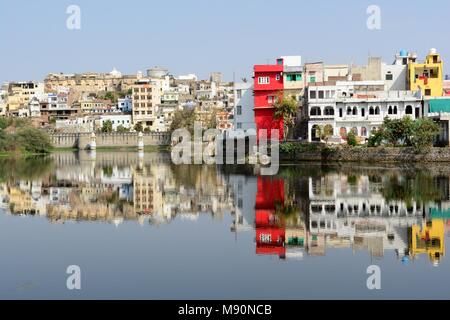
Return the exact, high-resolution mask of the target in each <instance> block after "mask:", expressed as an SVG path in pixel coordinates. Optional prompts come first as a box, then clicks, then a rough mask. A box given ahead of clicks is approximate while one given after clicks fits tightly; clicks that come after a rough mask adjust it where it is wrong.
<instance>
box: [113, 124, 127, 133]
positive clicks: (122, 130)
mask: <svg viewBox="0 0 450 320" xmlns="http://www.w3.org/2000/svg"><path fill="white" fill-rule="evenodd" d="M116 131H117V132H130V129H129V128H125V127H124V126H123V125H120V126H118V127H117V129H116Z"/></svg>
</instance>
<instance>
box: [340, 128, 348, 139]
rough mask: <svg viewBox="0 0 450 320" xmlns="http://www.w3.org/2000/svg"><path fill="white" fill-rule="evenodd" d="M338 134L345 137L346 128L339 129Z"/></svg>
mask: <svg viewBox="0 0 450 320" xmlns="http://www.w3.org/2000/svg"><path fill="white" fill-rule="evenodd" d="M339 135H340V136H341V138H346V137H347V129H346V128H344V127H342V128H341V129H339Z"/></svg>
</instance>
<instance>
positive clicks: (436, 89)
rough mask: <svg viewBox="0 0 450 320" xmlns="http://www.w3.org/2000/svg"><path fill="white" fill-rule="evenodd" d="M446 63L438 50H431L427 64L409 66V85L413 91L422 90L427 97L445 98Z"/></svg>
mask: <svg viewBox="0 0 450 320" xmlns="http://www.w3.org/2000/svg"><path fill="white" fill-rule="evenodd" d="M443 73H444V62H443V61H442V60H441V56H440V55H439V54H438V53H437V51H436V49H431V50H430V52H429V54H428V55H427V59H426V61H425V63H417V62H410V63H409V64H408V80H407V81H408V84H409V89H410V90H411V91H418V90H421V91H422V94H423V95H424V96H426V97H442V96H443V92H444V89H443V81H444V80H443Z"/></svg>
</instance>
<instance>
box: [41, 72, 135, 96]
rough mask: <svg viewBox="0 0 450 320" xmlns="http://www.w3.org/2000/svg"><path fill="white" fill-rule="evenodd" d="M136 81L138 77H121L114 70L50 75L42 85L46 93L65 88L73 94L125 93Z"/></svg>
mask: <svg viewBox="0 0 450 320" xmlns="http://www.w3.org/2000/svg"><path fill="white" fill-rule="evenodd" d="M138 79H139V75H122V74H121V73H120V72H119V71H117V70H116V69H115V68H114V69H113V70H112V71H111V72H110V73H94V72H90V73H82V74H62V73H58V74H56V73H51V74H49V75H48V76H47V77H46V78H45V80H44V83H45V89H46V90H47V91H55V90H58V88H60V87H66V88H70V89H71V90H72V91H75V92H92V93H99V92H118V91H124V92H125V91H128V90H129V89H131V87H132V86H133V84H134V83H135V82H136V81H137V80H138Z"/></svg>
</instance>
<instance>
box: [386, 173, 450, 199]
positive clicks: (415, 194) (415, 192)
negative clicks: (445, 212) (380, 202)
mask: <svg viewBox="0 0 450 320" xmlns="http://www.w3.org/2000/svg"><path fill="white" fill-rule="evenodd" d="M446 179H447V180H448V178H446ZM380 191H381V194H382V195H383V197H384V198H385V199H386V200H387V201H404V202H406V203H407V204H411V203H412V202H413V201H419V202H422V203H424V202H439V201H442V200H444V199H445V198H446V195H445V192H444V190H443V189H442V188H440V179H439V178H438V177H436V176H434V177H433V175H431V174H430V173H429V172H427V171H415V172H413V173H405V174H400V173H393V174H390V175H387V177H386V179H384V181H383V183H382V188H381V190H380Z"/></svg>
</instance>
